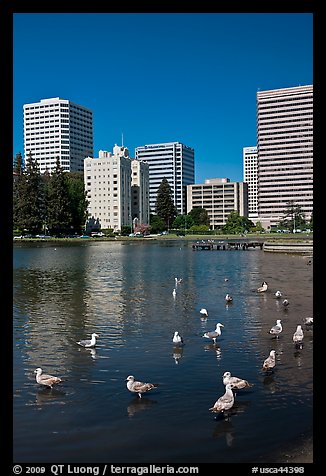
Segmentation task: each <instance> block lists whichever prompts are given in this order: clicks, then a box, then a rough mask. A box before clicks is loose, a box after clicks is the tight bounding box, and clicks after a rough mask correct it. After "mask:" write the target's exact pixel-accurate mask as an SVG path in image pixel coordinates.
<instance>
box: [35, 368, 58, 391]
mask: <svg viewBox="0 0 326 476" xmlns="http://www.w3.org/2000/svg"><path fill="white" fill-rule="evenodd" d="M34 373H35V374H36V382H37V383H39V384H40V385H45V386H46V387H50V388H52V386H53V385H57V384H58V383H60V382H62V379H61V378H59V377H54V376H53V375H46V374H43V370H42V369H41V368H39V367H38V368H37V369H36V370H34Z"/></svg>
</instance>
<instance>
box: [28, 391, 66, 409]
mask: <svg viewBox="0 0 326 476" xmlns="http://www.w3.org/2000/svg"><path fill="white" fill-rule="evenodd" d="M65 395H66V393H65V392H64V391H63V390H59V389H56V388H44V389H42V390H38V391H37V392H36V398H35V403H36V405H38V406H43V405H46V404H52V403H57V404H60V405H64V404H65V402H64V401H63V397H64V396H65Z"/></svg>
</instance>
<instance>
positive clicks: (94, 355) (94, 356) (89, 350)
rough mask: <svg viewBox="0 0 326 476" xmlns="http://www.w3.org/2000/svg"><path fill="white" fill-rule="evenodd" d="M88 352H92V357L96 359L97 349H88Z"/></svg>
mask: <svg viewBox="0 0 326 476" xmlns="http://www.w3.org/2000/svg"><path fill="white" fill-rule="evenodd" d="M86 351H87V352H89V353H90V354H91V357H92V359H94V360H95V359H96V350H95V349H86Z"/></svg>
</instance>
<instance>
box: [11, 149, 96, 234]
mask: <svg viewBox="0 0 326 476" xmlns="http://www.w3.org/2000/svg"><path fill="white" fill-rule="evenodd" d="M87 205H88V202H87V199H86V191H85V187H84V177H83V174H82V173H81V172H65V171H64V170H63V168H62V167H61V165H60V161H59V158H57V161H56V167H55V170H54V171H53V172H52V174H49V173H48V172H45V173H44V174H41V173H40V170H39V167H38V164H37V160H36V159H34V158H33V157H32V154H29V156H28V157H27V160H26V165H25V167H24V166H23V159H22V156H21V153H18V154H17V155H16V157H15V160H14V184H13V227H14V230H17V232H19V233H20V234H33V235H35V234H41V233H45V232H46V233H47V234H50V235H51V236H62V235H66V234H73V233H78V234H80V233H81V232H82V231H83V230H84V227H85V222H86V219H87Z"/></svg>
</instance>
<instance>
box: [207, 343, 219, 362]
mask: <svg viewBox="0 0 326 476" xmlns="http://www.w3.org/2000/svg"><path fill="white" fill-rule="evenodd" d="M204 350H205V352H212V351H214V352H215V354H216V358H217V359H218V360H220V359H221V357H222V350H221V346H220V344H218V343H216V344H214V342H213V343H212V344H207V345H205V346H204Z"/></svg>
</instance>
